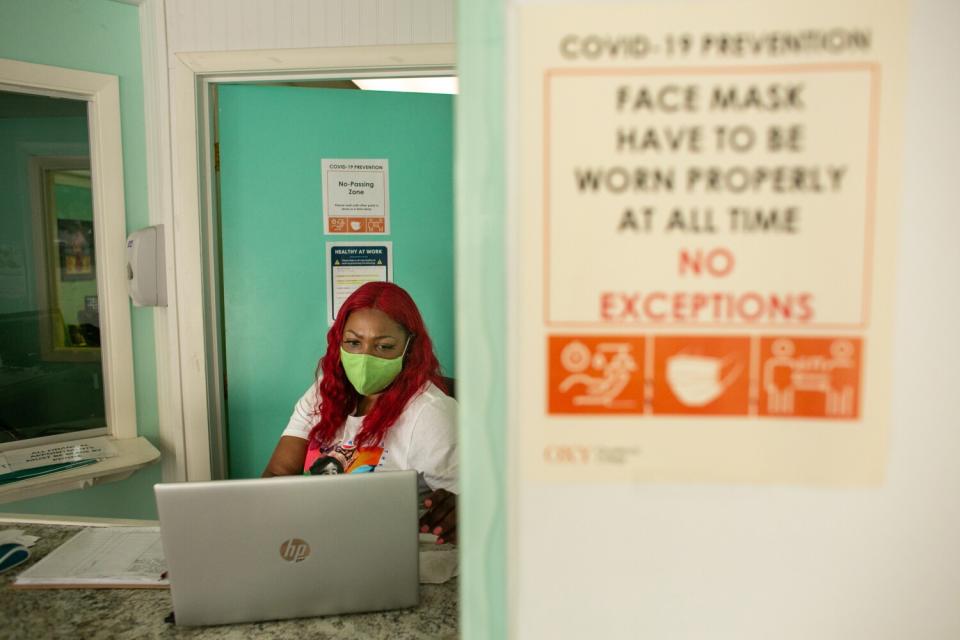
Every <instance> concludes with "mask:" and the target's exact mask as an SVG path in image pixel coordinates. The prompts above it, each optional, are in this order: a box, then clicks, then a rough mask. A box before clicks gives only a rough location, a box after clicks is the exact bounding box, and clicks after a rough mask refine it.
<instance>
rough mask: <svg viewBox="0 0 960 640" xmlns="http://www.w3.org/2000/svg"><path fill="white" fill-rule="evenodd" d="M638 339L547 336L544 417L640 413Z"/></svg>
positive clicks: (640, 342) (641, 347)
mask: <svg viewBox="0 0 960 640" xmlns="http://www.w3.org/2000/svg"><path fill="white" fill-rule="evenodd" d="M644 344H645V343H644V338H642V337H639V336H550V337H549V338H548V344H547V361H548V362H547V366H548V371H549V375H548V376H547V412H548V413H550V414H577V413H592V414H638V413H643V389H644V381H643V364H644V360H643V359H644Z"/></svg>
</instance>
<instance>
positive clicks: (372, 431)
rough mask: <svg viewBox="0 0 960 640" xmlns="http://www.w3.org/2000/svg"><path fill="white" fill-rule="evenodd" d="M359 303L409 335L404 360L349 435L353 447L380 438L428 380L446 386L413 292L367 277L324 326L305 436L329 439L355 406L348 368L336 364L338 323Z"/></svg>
mask: <svg viewBox="0 0 960 640" xmlns="http://www.w3.org/2000/svg"><path fill="white" fill-rule="evenodd" d="M358 309H377V310H378V311H382V312H383V313H385V314H387V315H388V316H390V318H391V319H392V320H393V321H394V322H396V323H397V324H399V325H400V326H402V327H403V328H404V330H406V332H407V335H408V336H409V340H410V342H409V344H408V345H407V352H406V355H405V356H404V360H403V369H401V370H400V373H399V374H398V375H397V377H396V378H395V379H394V381H393V382H392V383H390V386H389V387H387V388H386V390H384V391H383V392H382V393H381V395H380V397H379V398H377V401H376V402H375V403H374V404H373V408H372V409H371V410H370V412H369V413H368V414H367V415H366V416H364V418H363V425H362V426H361V427H360V432H359V433H358V434H357V437H356V438H355V439H354V442H355V444H356V445H357V446H358V447H360V446H363V445H377V444H380V442H381V441H382V440H383V437H384V435H385V434H386V433H387V430H388V429H390V427H392V426H393V424H394V423H395V422H396V421H397V419H398V418H399V417H400V414H401V413H403V410H404V408H406V406H407V403H408V402H409V401H410V399H411V398H413V397H414V396H415V395H416V394H417V393H418V392H419V391H420V390H421V389H422V388H423V386H424V385H425V384H426V383H427V382H432V383H433V384H435V385H437V386H438V387H439V388H440V389H443V390H445V385H444V383H443V378H442V376H441V373H440V362H439V361H438V360H437V356H436V355H434V353H433V342H432V341H431V340H430V336H429V334H428V333H427V327H426V325H424V324H423V318H422V317H421V316H420V311H419V310H418V309H417V305H416V304H415V303H414V302H413V298H411V297H410V294H408V293H407V292H406V291H404V290H403V289H401V288H400V287H398V286H397V285H395V284H393V283H391V282H368V283H367V284H365V285H363V286H361V287H360V288H359V289H357V290H356V291H354V292H353V294H351V296H350V297H349V298H347V300H346V301H345V302H344V303H343V306H342V307H340V311H339V312H338V313H337V319H336V321H335V322H334V323H333V326H332V327H330V331H328V332H327V353H326V355H324V356H323V358H321V359H320V363H319V364H318V365H317V378H318V383H317V384H318V386H319V393H318V394H317V396H318V402H319V404H320V407H319V409H320V411H319V412H320V422H319V423H317V424H316V425H315V426H314V427H313V429H311V431H310V438H311V439H316V440H317V442H319V444H320V445H321V446H327V445H330V444H332V443H333V439H334V437H335V436H336V434H337V432H338V431H339V430H340V428H341V427H342V426H343V423H344V422H345V421H346V419H347V416H348V415H350V414H351V413H352V412H353V411H354V410H355V409H356V407H357V404H358V403H359V401H360V394H359V393H357V391H356V389H354V388H353V385H352V384H350V381H349V380H347V374H346V373H345V372H344V370H343V365H341V364H340V344H341V342H342V341H343V327H344V325H346V323H347V318H349V317H350V314H351V313H353V312H354V311H357V310H358ZM321 373H322V377H321Z"/></svg>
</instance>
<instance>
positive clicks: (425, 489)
mask: <svg viewBox="0 0 960 640" xmlns="http://www.w3.org/2000/svg"><path fill="white" fill-rule="evenodd" d="M442 389H443V378H442V377H441V376H440V363H439V362H438V361H437V357H436V356H435V355H434V353H433V343H432V342H431V341H430V336H429V335H428V334H427V328H426V327H425V326H424V324H423V318H421V317H420V312H419V310H417V306H416V304H414V302H413V299H412V298H411V297H410V295H409V294H408V293H407V292H406V291H404V290H403V289H401V288H400V287H398V286H397V285H395V284H392V283H389V282H369V283H367V284H365V285H363V286H362V287H360V288H359V289H357V290H356V291H355V292H354V293H353V294H352V295H351V296H350V297H349V298H347V300H346V302H344V303H343V306H342V307H341V308H340V312H339V313H338V314H337V320H336V322H334V324H333V327H331V328H330V331H329V332H327V352H326V355H324V356H323V358H322V359H321V360H320V364H319V365H318V366H317V381H316V383H314V384H313V385H311V386H310V388H309V389H307V392H306V393H305V394H304V395H303V397H302V398H300V401H299V402H298V403H297V406H296V407H295V409H294V411H293V415H292V416H291V417H290V422H289V423H288V424H287V427H286V429H284V431H283V434H282V436H281V437H280V442H279V443H278V444H277V447H276V449H275V450H274V452H273V455H272V456H271V458H270V462H269V463H267V468H266V469H265V470H264V472H263V475H264V477H268V476H280V475H294V474H300V473H304V472H311V471H312V472H314V473H325V474H329V473H338V472H339V473H357V472H362V471H374V470H376V469H383V470H396V469H415V470H416V471H417V472H418V479H419V485H420V493H421V496H425V498H424V506H425V507H426V508H427V510H426V512H425V513H424V514H423V516H421V518H420V531H421V532H424V533H426V532H432V533H434V534H435V535H436V536H437V542H438V543H443V542H455V541H456V535H457V514H456V502H457V492H458V488H457V443H456V431H457V428H456V414H457V403H456V401H455V400H454V399H453V398H450V397H448V396H447V395H446V394H444V392H443V391H442Z"/></svg>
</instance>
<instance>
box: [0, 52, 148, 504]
mask: <svg viewBox="0 0 960 640" xmlns="http://www.w3.org/2000/svg"><path fill="white" fill-rule="evenodd" d="M0 90H3V91H12V92H17V93H27V94H34V95H41V96H48V97H54V98H69V99H72V100H82V101H84V102H86V103H87V121H88V132H89V133H88V135H89V155H90V174H91V186H92V189H91V191H92V197H93V210H94V220H95V221H96V223H95V225H94V240H95V246H96V247H97V260H96V275H97V296H98V305H99V309H100V326H101V355H102V366H103V392H104V409H105V418H106V425H104V426H105V427H106V430H107V435H108V436H110V437H112V438H115V439H117V440H126V439H129V440H131V441H132V440H134V439H136V440H142V441H143V442H142V443H140V446H138V447H137V454H136V455H135V456H134V458H136V460H137V461H136V462H134V461H133V460H132V459H130V460H118V459H116V458H114V459H112V460H113V462H112V463H111V464H109V465H106V466H108V467H109V468H110V471H108V473H109V474H111V476H113V477H115V476H116V475H117V474H118V472H123V473H126V475H129V473H131V472H132V471H133V469H135V468H139V467H140V466H143V465H144V464H146V462H143V459H144V458H147V457H148V458H150V460H151V461H152V460H153V459H155V458H156V457H157V456H158V455H159V453H158V452H157V451H156V449H154V448H153V447H152V445H150V444H149V443H147V442H146V441H145V439H143V438H137V413H136V399H135V385H134V376H133V334H132V329H131V322H130V303H129V300H128V298H127V295H128V294H127V282H126V270H125V264H126V236H127V227H126V210H125V207H124V193H123V188H124V180H123V148H122V144H121V134H120V92H119V80H118V78H117V77H116V76H112V75H107V74H100V73H92V72H88V71H77V70H74V69H65V68H62V67H54V66H49V65H41V64H34V63H28V62H21V61H18V60H10V59H5V58H0ZM89 433H90V432H89V431H85V432H79V433H78V434H77V435H71V434H64V436H63V437H61V436H56V437H54V438H55V439H56V440H70V439H76V438H77V437H89V436H87V434H89ZM91 435H92V434H91ZM50 441H51V440H50V438H33V439H30V440H24V441H18V442H10V443H4V444H2V445H0V453H2V452H3V451H9V450H12V449H18V448H23V447H32V446H36V445H39V444H44V443H48V442H50ZM142 445H146V447H149V448H150V449H152V452H147V451H146V449H141V446H142ZM126 450H127V447H124V451H126ZM148 454H149V455H148ZM154 454H155V455H154ZM123 456H124V454H123V452H121V456H120V457H121V458H122V457H123ZM127 463H130V464H134V465H135V466H134V467H132V468H129V469H128V465H127ZM101 464H102V463H101ZM101 464H97V465H91V466H89V467H87V468H86V469H87V470H88V471H86V472H85V473H84V474H82V475H83V476H85V478H84V481H85V482H86V484H85V486H89V484H93V483H94V482H99V481H101V480H102V479H106V478H99V477H98V476H102V474H100V473H98V471H97V469H96V468H97V467H100V466H101ZM104 471H106V469H104ZM74 475H76V476H77V477H73V482H71V483H68V484H69V486H64V487H62V488H58V487H57V486H54V485H56V480H57V478H56V476H57V474H53V475H51V476H46V478H47V479H48V480H47V481H44V482H41V483H39V484H43V485H45V486H46V489H45V490H43V491H42V492H41V493H52V492H54V491H60V490H67V489H73V488H76V481H77V480H78V479H79V475H80V474H71V476H74ZM113 477H111V479H113ZM37 480H39V479H37ZM25 483H29V484H30V485H31V486H30V491H26V492H24V495H21V494H19V493H18V494H17V495H15V496H12V497H11V496H7V495H6V494H7V493H10V492H14V493H15V491H14V486H15V485H17V484H19V483H14V484H13V485H8V487H9V489H10V491H8V490H6V489H7V488H8V487H5V488H4V489H5V490H4V491H2V492H0V494H3V495H0V502H5V501H7V500H10V499H21V498H22V497H28V495H26V494H30V495H38V494H39V493H38V491H37V490H38V489H39V487H38V486H35V485H37V484H38V483H37V482H34V481H33V480H31V481H25ZM24 488H27V487H24Z"/></svg>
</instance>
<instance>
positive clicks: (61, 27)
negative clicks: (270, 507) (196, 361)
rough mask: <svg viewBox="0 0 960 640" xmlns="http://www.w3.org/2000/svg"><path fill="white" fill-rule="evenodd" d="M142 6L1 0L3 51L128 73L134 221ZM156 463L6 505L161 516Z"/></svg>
mask: <svg viewBox="0 0 960 640" xmlns="http://www.w3.org/2000/svg"><path fill="white" fill-rule="evenodd" d="M138 20H139V10H138V9H137V7H135V6H131V5H127V4H122V3H119V2H112V1H110V0H83V1H82V2H78V1H76V0H4V1H3V2H0V57H3V58H10V59H13V60H20V61H23V62H33V63H38V64H48V65H55V66H62V67H68V68H72V69H80V70H83V71H93V72H97V73H108V74H112V75H116V76H118V77H119V78H120V124H121V127H122V131H123V173H124V176H123V180H124V197H125V200H126V214H127V229H138V228H140V227H144V226H147V225H148V224H149V216H148V211H147V177H146V174H147V162H146V141H145V131H144V109H143V77H142V70H141V61H140V31H139V22H138ZM132 326H133V352H134V375H135V379H136V400H137V431H138V433H139V434H140V435H143V436H146V437H147V438H149V439H150V440H151V441H152V442H153V443H154V444H155V445H156V444H157V440H158V432H159V428H158V418H157V396H156V386H157V385H156V381H157V374H156V358H155V352H154V334H153V315H152V311H151V310H150V309H134V310H133V312H132ZM159 481H160V467H159V465H156V464H155V465H153V466H151V467H148V468H146V469H144V470H142V471H139V472H137V473H135V474H134V475H133V476H132V477H131V478H129V479H127V480H124V481H122V482H117V483H111V484H105V485H101V486H97V487H93V488H91V489H86V490H83V491H72V492H68V493H63V494H59V495H54V496H48V497H44V498H38V499H35V500H29V501H23V502H15V503H8V504H3V505H0V510H2V511H7V512H20V513H48V514H62V515H83V516H104V517H129V518H155V517H156V507H155V504H154V500H153V484H154V483H155V482H159Z"/></svg>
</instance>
